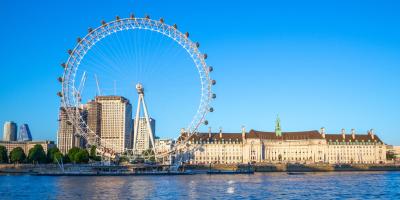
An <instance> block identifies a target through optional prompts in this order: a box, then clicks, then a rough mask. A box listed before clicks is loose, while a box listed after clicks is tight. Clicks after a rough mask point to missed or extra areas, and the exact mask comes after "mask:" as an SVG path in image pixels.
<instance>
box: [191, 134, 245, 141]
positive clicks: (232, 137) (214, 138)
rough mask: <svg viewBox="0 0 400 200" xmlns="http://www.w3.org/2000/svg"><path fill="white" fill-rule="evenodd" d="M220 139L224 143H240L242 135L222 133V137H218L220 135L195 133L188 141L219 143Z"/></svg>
mask: <svg viewBox="0 0 400 200" xmlns="http://www.w3.org/2000/svg"><path fill="white" fill-rule="evenodd" d="M210 135H211V137H210ZM222 139H223V140H225V141H227V140H228V141H229V140H232V141H242V133H222V137H220V133H211V134H210V133H197V134H193V135H192V136H191V137H190V139H189V141H200V140H202V141H207V140H209V141H219V140H222Z"/></svg>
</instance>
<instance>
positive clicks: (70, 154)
mask: <svg viewBox="0 0 400 200" xmlns="http://www.w3.org/2000/svg"><path fill="white" fill-rule="evenodd" d="M79 150H80V149H79V148H78V147H72V148H71V149H70V150H69V151H68V158H69V160H70V161H71V162H73V163H76V160H75V155H76V154H77V153H78V152H79Z"/></svg>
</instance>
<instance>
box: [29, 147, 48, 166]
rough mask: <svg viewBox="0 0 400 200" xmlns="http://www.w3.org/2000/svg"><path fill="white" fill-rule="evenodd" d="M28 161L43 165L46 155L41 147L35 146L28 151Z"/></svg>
mask: <svg viewBox="0 0 400 200" xmlns="http://www.w3.org/2000/svg"><path fill="white" fill-rule="evenodd" d="M28 159H29V161H31V162H33V163H45V162H46V153H45V152H44V150H43V147H42V145H40V144H36V145H35V146H33V148H31V149H30V150H29V154H28Z"/></svg>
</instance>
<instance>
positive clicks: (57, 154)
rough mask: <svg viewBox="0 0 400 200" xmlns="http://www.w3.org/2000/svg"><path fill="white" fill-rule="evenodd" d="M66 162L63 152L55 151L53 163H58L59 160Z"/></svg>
mask: <svg viewBox="0 0 400 200" xmlns="http://www.w3.org/2000/svg"><path fill="white" fill-rule="evenodd" d="M61 161H62V162H65V161H64V156H63V154H62V153H61V152H59V151H58V152H55V153H54V154H53V163H58V162H61Z"/></svg>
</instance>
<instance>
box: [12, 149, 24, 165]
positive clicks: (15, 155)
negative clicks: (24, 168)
mask: <svg viewBox="0 0 400 200" xmlns="http://www.w3.org/2000/svg"><path fill="white" fill-rule="evenodd" d="M25 160H26V155H25V152H24V150H23V149H22V148H21V147H16V148H14V149H13V150H12V151H11V152H10V161H11V162H12V163H17V164H19V163H23V162H25Z"/></svg>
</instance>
